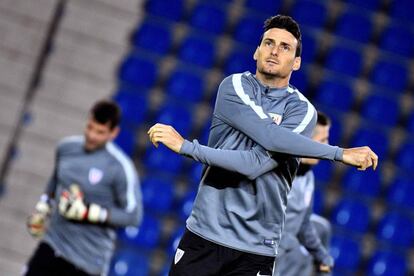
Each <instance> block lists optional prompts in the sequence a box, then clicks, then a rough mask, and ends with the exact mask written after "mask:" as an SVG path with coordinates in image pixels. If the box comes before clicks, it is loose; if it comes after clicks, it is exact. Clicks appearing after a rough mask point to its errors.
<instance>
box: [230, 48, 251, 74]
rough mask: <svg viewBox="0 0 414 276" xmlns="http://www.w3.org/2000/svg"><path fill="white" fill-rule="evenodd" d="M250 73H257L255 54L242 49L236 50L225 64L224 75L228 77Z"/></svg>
mask: <svg viewBox="0 0 414 276" xmlns="http://www.w3.org/2000/svg"><path fill="white" fill-rule="evenodd" d="M245 71H250V72H251V73H255V72H256V62H255V60H254V59H253V52H251V53H250V52H248V51H245V50H242V49H234V50H233V51H232V52H231V53H230V54H229V56H228V58H227V60H226V61H225V63H224V73H225V75H226V76H228V75H231V74H234V73H242V72H245Z"/></svg>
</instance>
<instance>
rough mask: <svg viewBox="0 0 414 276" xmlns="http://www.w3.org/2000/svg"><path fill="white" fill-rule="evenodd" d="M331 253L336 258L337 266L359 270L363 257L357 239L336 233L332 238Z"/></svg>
mask: <svg viewBox="0 0 414 276" xmlns="http://www.w3.org/2000/svg"><path fill="white" fill-rule="evenodd" d="M330 253H331V256H332V257H333V258H334V260H335V267H336V268H339V269H343V270H348V271H356V270H357V267H358V264H359V262H360V259H361V248H360V246H359V243H357V242H356V241H354V240H352V239H351V238H348V237H345V236H338V235H334V236H333V237H332V239H331V247H330ZM335 275H336V274H335Z"/></svg>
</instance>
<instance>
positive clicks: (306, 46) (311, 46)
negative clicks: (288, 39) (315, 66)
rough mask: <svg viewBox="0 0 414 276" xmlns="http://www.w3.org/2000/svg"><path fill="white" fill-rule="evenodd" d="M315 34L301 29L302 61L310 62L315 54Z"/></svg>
mask: <svg viewBox="0 0 414 276" xmlns="http://www.w3.org/2000/svg"><path fill="white" fill-rule="evenodd" d="M315 37H316V34H315V33H312V32H309V31H307V29H304V30H302V55H301V59H302V63H304V62H305V63H312V62H313V61H314V60H315V58H316V54H317V46H316V39H315Z"/></svg>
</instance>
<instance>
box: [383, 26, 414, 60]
mask: <svg viewBox="0 0 414 276" xmlns="http://www.w3.org/2000/svg"><path fill="white" fill-rule="evenodd" d="M380 47H381V49H383V50H386V51H389V52H391V53H394V54H399V55H402V56H404V57H407V58H411V57H412V56H413V54H414V32H413V31H412V29H410V28H408V27H407V26H405V25H396V24H390V25H388V27H387V28H386V29H385V30H384V32H383V33H382V36H381V40H380Z"/></svg>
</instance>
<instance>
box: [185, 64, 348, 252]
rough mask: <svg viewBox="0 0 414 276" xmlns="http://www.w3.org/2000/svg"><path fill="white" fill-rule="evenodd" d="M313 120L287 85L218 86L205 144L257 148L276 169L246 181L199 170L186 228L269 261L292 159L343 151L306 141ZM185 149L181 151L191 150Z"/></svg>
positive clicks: (246, 78) (240, 80)
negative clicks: (199, 174) (271, 86)
mask: <svg viewBox="0 0 414 276" xmlns="http://www.w3.org/2000/svg"><path fill="white" fill-rule="evenodd" d="M315 123H316V112H315V109H314V107H313V106H312V105H311V104H310V103H309V101H308V100H307V99H306V98H305V97H304V96H303V95H302V94H301V93H300V92H299V91H298V90H297V89H296V88H294V87H293V86H288V87H286V88H283V89H272V88H268V87H266V86H264V85H262V84H261V83H260V82H259V81H258V80H257V79H256V78H255V76H254V75H252V74H250V73H248V72H246V73H243V74H235V75H232V76H230V77H228V78H226V79H225V80H224V81H223V82H222V83H221V85H220V87H219V92H218V95H217V100H216V106H215V110H214V114H213V120H212V126H211V130H210V136H209V146H210V147H213V148H216V149H223V150H238V151H249V150H251V149H253V148H255V147H257V149H258V150H259V152H266V153H267V154H268V155H270V156H272V159H273V160H274V164H273V165H272V166H274V167H275V168H274V169H272V170H270V171H269V172H267V173H264V174H263V175H260V176H258V177H257V178H256V179H254V180H252V177H250V179H249V177H247V176H246V175H242V174H240V173H238V172H231V171H229V170H226V169H223V168H219V167H216V166H208V167H206V169H205V170H204V172H203V177H202V180H201V183H200V187H199V191H198V194H197V197H196V199H195V202H194V206H193V210H192V213H191V215H190V217H189V218H188V220H187V228H188V229H189V230H190V231H192V232H194V233H195V234H197V235H199V236H201V237H203V238H205V239H207V240H210V241H213V242H215V243H218V244H221V245H224V246H227V247H230V248H235V249H237V250H241V251H245V252H251V253H254V254H261V255H267V256H275V255H276V253H277V247H278V244H279V241H280V237H281V232H282V229H283V224H284V216H285V209H286V204H287V193H288V191H289V189H290V185H291V183H292V181H293V177H294V175H295V172H296V169H297V167H298V164H299V162H298V159H297V156H308V157H318V158H325V159H332V160H334V159H336V160H339V159H341V157H342V149H340V148H338V147H332V146H328V145H322V144H319V143H316V142H314V141H312V140H311V139H309V138H307V137H305V136H308V137H309V136H310V135H311V133H312V131H313V128H314V126H315ZM298 134H302V135H298ZM185 145H187V147H186V146H183V148H182V150H181V153H182V154H185V155H192V154H193V155H194V154H195V152H197V151H194V148H193V147H191V146H189V144H188V143H187V144H185ZM261 156H263V155H261ZM204 157H205V156H204ZM262 158H263V157H262ZM262 158H259V159H258V160H262V161H263V160H264V159H262ZM267 158H270V157H269V156H267ZM264 161H265V162H268V161H266V160H264ZM268 164H271V163H268ZM236 165H237V164H236V163H234V166H236ZM230 169H231V168H230ZM252 176H253V174H252Z"/></svg>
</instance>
